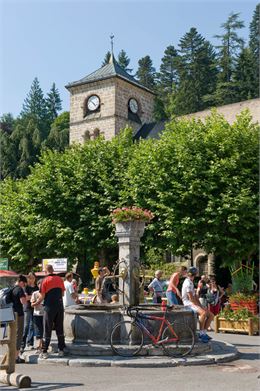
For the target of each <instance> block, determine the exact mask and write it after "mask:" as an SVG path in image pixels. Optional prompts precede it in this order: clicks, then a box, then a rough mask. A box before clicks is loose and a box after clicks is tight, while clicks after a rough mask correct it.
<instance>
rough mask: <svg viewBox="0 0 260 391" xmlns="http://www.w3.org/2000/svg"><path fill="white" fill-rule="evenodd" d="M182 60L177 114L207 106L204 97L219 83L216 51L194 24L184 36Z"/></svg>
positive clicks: (177, 94) (176, 107)
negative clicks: (217, 81)
mask: <svg viewBox="0 0 260 391" xmlns="http://www.w3.org/2000/svg"><path fill="white" fill-rule="evenodd" d="M179 46H180V54H181V57H180V59H179V61H178V68H179V70H178V73H179V85H178V87H177V90H176V92H175V93H174V94H175V99H174V102H175V114H178V115H179V114H187V113H192V112H195V111H199V110H202V109H204V108H206V107H207V104H206V103H205V102H204V97H205V96H206V95H208V94H211V93H212V92H213V91H214V90H215V87H216V77H217V66H216V55H215V52H214V49H213V47H212V45H211V44H210V43H209V42H208V41H207V40H205V38H203V37H202V36H201V35H200V34H199V33H198V32H197V30H196V29H195V28H194V27H192V28H191V29H190V31H189V32H188V33H186V34H185V35H184V37H182V38H181V40H180V43H179Z"/></svg>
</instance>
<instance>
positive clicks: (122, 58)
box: [117, 49, 133, 73]
mask: <svg viewBox="0 0 260 391" xmlns="http://www.w3.org/2000/svg"><path fill="white" fill-rule="evenodd" d="M117 62H118V64H119V65H120V67H121V68H123V69H124V70H125V71H126V72H128V73H131V72H132V71H133V69H132V68H128V65H129V63H130V58H129V57H127V54H126V52H125V51H124V50H123V49H122V50H121V51H120V52H119V54H118V57H117Z"/></svg>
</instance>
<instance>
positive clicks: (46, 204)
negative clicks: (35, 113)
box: [0, 113, 259, 270]
mask: <svg viewBox="0 0 260 391" xmlns="http://www.w3.org/2000/svg"><path fill="white" fill-rule="evenodd" d="M258 131H259V127H258V126H257V125H255V124H253V123H252V122H251V119H250V115H249V114H248V113H243V114H242V115H240V116H239V118H238V119H237V121H236V122H235V123H234V124H233V125H230V124H228V123H227V122H226V121H225V120H224V118H223V117H221V116H219V115H217V114H216V113H215V114H213V115H211V116H210V117H209V118H207V119H206V122H205V123H203V122H202V121H200V120H198V121H195V120H193V121H188V120H178V121H177V120H172V121H171V122H170V123H169V124H168V125H167V130H166V131H165V132H164V134H163V136H162V137H161V139H159V140H143V141H140V142H138V143H133V141H132V133H131V130H126V132H123V133H121V134H120V135H119V136H117V137H116V138H114V139H112V140H111V141H105V140H103V139H102V138H98V139H96V140H93V141H89V142H88V143H85V144H84V145H83V146H73V147H70V148H69V149H66V150H65V152H63V153H59V152H56V151H53V152H51V151H46V152H45V153H44V154H43V156H42V157H41V160H40V163H37V164H36V166H35V167H34V168H32V172H31V174H30V175H29V176H28V177H27V179H24V180H20V181H12V180H10V179H9V180H6V181H4V183H3V185H2V190H1V206H0V217H1V219H0V235H1V253H2V254H3V255H5V256H8V257H10V258H11V259H12V265H13V266H14V269H17V270H22V269H26V268H27V267H29V266H30V265H32V264H33V263H34V260H35V259H41V258H42V257H53V256H67V257H68V258H69V259H70V264H71V263H72V262H74V261H75V259H78V260H79V261H80V263H81V264H86V262H92V261H93V260H95V259H96V257H99V256H100V254H101V253H103V254H104V253H105V254H109V253H110V252H111V251H112V252H113V251H114V250H115V249H116V248H117V244H116V240H115V238H114V227H113V226H112V224H111V217H110V213H111V210H112V209H114V208H116V207H118V206H126V205H136V206H140V207H144V208H148V209H150V210H151V211H152V212H153V213H154V214H155V218H154V220H153V221H152V223H151V224H149V225H148V227H147V229H146V233H145V236H144V240H143V244H144V252H145V253H147V252H148V251H149V250H151V249H155V250H156V249H157V250H158V251H162V250H163V251H166V250H169V251H172V252H173V253H174V254H186V253H189V251H190V248H191V246H192V245H193V246H196V247H203V248H205V249H206V250H207V251H208V252H214V253H215V254H220V255H221V256H222V257H223V259H224V261H225V262H226V263H232V262H233V261H234V260H237V259H243V258H246V259H250V257H252V256H253V255H254V254H256V253H257V248H258V237H257V236H258V235H257V229H256V227H257V224H258V222H257V208H258V159H257V156H258V143H259V142H258Z"/></svg>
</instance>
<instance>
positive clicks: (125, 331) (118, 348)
mask: <svg viewBox="0 0 260 391" xmlns="http://www.w3.org/2000/svg"><path fill="white" fill-rule="evenodd" d="M143 343H144V336H143V332H142V330H141V329H140V327H139V326H138V325H137V324H136V323H135V322H131V321H122V322H119V323H117V324H116V325H115V326H114V327H113V329H112V332H111V335H110V344H111V348H112V350H113V352H114V353H116V354H119V356H124V357H133V356H135V355H136V354H138V353H139V352H140V350H141V349H142V346H143Z"/></svg>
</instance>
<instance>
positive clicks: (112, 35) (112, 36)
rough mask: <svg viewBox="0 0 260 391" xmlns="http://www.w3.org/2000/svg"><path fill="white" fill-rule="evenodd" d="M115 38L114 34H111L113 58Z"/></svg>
mask: <svg viewBox="0 0 260 391" xmlns="http://www.w3.org/2000/svg"><path fill="white" fill-rule="evenodd" d="M114 38H115V36H114V34H113V33H111V35H110V39H111V54H112V56H113V55H114V51H113V47H114V42H113V39H114Z"/></svg>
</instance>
